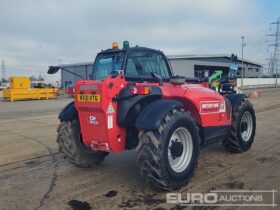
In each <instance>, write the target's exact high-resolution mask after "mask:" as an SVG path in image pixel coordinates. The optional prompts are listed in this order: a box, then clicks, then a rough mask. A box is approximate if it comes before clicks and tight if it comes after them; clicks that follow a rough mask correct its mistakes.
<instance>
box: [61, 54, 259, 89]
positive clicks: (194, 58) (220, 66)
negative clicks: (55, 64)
mask: <svg viewBox="0 0 280 210" xmlns="http://www.w3.org/2000/svg"><path fill="white" fill-rule="evenodd" d="M167 57H168V59H169V62H170V64H171V66H172V69H173V72H174V74H175V75H177V74H178V75H182V76H186V77H209V76H210V75H212V74H213V73H214V71H216V70H222V71H223V72H224V74H227V73H228V71H229V69H230V66H231V65H232V63H233V61H232V57H231V55H227V54H219V55H170V56H167ZM235 63H236V64H237V65H238V71H237V77H241V65H242V61H241V60H240V59H237V60H236V61H235ZM61 67H63V68H65V69H67V70H68V71H71V72H74V73H76V74H79V75H81V76H82V77H83V78H85V79H89V78H91V74H92V69H93V62H87V63H77V64H66V65H61ZM243 69H244V77H246V78H256V77H260V76H261V74H262V66H261V64H258V63H256V62H253V61H249V60H244V61H243ZM78 79H80V78H79V77H78V76H75V75H72V74H70V73H69V72H66V71H61V84H62V87H63V88H66V87H71V86H73V85H74V84H75V82H76V80H78Z"/></svg>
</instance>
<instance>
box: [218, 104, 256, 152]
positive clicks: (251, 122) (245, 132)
mask: <svg viewBox="0 0 280 210" xmlns="http://www.w3.org/2000/svg"><path fill="white" fill-rule="evenodd" d="M255 132H256V116H255V110H254V108H253V105H252V104H251V103H250V101H248V100H246V99H243V100H242V101H241V102H240V104H239V106H238V108H237V109H236V111H235V112H233V114H232V125H231V131H230V134H229V137H228V139H226V140H224V141H223V145H224V147H225V148H226V149H227V150H228V151H230V152H233V153H241V152H245V151H247V150H249V149H250V148H251V146H252V144H253V142H254V138H255Z"/></svg>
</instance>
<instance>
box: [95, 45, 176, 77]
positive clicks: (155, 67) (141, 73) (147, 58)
mask: <svg viewBox="0 0 280 210" xmlns="http://www.w3.org/2000/svg"><path fill="white" fill-rule="evenodd" d="M120 71H123V73H124V76H125V79H126V81H137V82H143V81H154V80H155V77H154V76H153V75H152V73H155V74H156V75H158V76H160V77H161V78H162V79H163V80H169V78H170V77H171V76H172V72H171V68H170V66H169V63H168V61H167V59H166V57H165V55H164V54H163V53H162V52H161V51H158V50H154V49H150V48H145V47H138V46H135V47H129V43H128V41H124V43H123V48H122V49H119V47H118V44H117V43H116V42H114V43H113V46H112V49H107V50H104V51H101V52H100V53H98V54H97V56H96V59H95V62H94V65H93V72H92V79H93V80H104V79H105V78H107V77H108V76H109V75H114V74H118V73H119V72H120Z"/></svg>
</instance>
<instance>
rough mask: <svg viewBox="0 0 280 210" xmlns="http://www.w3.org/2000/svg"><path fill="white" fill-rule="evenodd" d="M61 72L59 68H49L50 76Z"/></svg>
mask: <svg viewBox="0 0 280 210" xmlns="http://www.w3.org/2000/svg"><path fill="white" fill-rule="evenodd" d="M59 70H60V67H59V66H49V70H48V74H55V73H57V72H58V71H59Z"/></svg>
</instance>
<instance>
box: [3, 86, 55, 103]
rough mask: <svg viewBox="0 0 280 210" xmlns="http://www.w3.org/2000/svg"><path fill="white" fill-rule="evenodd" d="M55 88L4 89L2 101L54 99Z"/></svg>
mask: <svg viewBox="0 0 280 210" xmlns="http://www.w3.org/2000/svg"><path fill="white" fill-rule="evenodd" d="M56 94H57V89H56V88H28V89H10V88H7V89H4V90H3V99H4V100H8V101H11V102H13V101H17V100H31V99H37V100H40V99H50V98H56Z"/></svg>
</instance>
